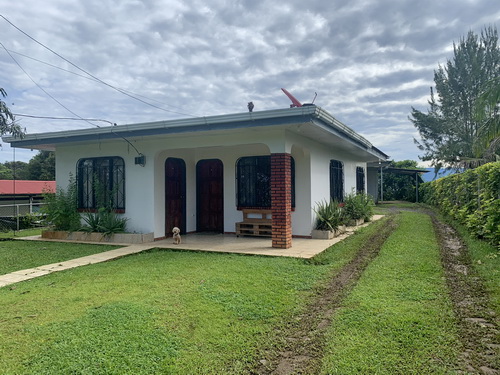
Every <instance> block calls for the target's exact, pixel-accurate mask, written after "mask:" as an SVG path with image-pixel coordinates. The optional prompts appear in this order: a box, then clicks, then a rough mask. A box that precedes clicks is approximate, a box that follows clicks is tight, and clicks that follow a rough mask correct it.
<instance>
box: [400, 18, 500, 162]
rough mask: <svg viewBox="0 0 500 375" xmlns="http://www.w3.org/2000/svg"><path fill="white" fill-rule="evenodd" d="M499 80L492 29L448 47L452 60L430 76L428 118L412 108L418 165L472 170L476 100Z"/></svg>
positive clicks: (498, 57)
mask: <svg viewBox="0 0 500 375" xmlns="http://www.w3.org/2000/svg"><path fill="white" fill-rule="evenodd" d="M498 77H500V48H499V45H498V33H497V30H496V28H494V27H488V28H486V29H484V30H483V31H482V32H481V36H480V37H479V36H477V35H476V34H475V33H474V32H472V31H469V33H468V34H467V36H466V37H465V38H462V39H461V40H460V42H459V43H458V45H457V44H455V43H454V44H453V59H452V60H448V61H447V63H446V65H445V66H441V65H439V67H438V69H437V70H436V71H434V82H435V86H436V93H437V98H436V97H435V96H434V90H433V89H432V88H431V98H430V100H429V102H428V103H429V106H430V107H429V109H428V111H427V113H424V112H421V111H419V110H417V109H415V108H413V107H412V113H411V115H410V121H411V122H412V123H413V125H414V126H415V127H416V128H417V129H418V131H419V133H420V138H421V141H417V140H415V143H416V144H417V145H418V147H419V149H420V150H422V151H424V152H425V153H424V155H423V156H421V157H420V159H422V160H424V161H431V162H432V165H433V166H434V167H437V168H439V167H441V166H443V165H446V166H448V167H458V166H462V167H471V166H474V165H475V163H474V162H477V161H478V159H477V157H476V154H475V152H474V150H475V149H474V145H475V144H477V141H478V139H479V138H480V129H481V122H480V121H478V118H477V116H476V111H475V106H476V104H475V103H476V100H477V99H478V97H479V96H480V94H481V90H482V88H483V87H485V85H486V84H487V82H489V81H491V80H494V79H497V78H498ZM481 157H482V155H481Z"/></svg>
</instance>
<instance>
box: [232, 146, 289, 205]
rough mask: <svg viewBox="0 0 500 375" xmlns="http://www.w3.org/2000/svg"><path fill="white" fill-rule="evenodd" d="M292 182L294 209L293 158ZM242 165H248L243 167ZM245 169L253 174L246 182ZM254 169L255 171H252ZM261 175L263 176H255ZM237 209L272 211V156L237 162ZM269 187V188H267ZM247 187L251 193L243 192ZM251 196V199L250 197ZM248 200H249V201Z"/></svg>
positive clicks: (249, 157) (244, 158)
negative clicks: (258, 193)
mask: <svg viewBox="0 0 500 375" xmlns="http://www.w3.org/2000/svg"><path fill="white" fill-rule="evenodd" d="M290 158H291V163H290V164H291V166H290V168H291V180H292V191H291V195H292V197H291V198H292V209H294V208H295V160H294V158H293V157H292V156H291V157H290ZM242 163H248V164H247V165H246V166H242V165H241V164H242ZM243 167H246V168H247V172H246V173H250V174H252V175H251V176H250V177H248V180H247V181H245V178H247V177H245V176H244V175H243V172H244V171H243ZM252 169H253V171H252ZM258 173H260V174H261V176H260V177H259V176H258V175H253V174H258ZM235 175H236V207H237V209H238V210H242V209H244V208H248V209H250V208H254V209H271V208H272V203H271V155H253V156H242V157H240V158H239V159H238V160H237V161H236V173H235ZM265 185H268V186H265ZM245 187H247V189H248V190H249V191H247V192H243V190H242V189H244V188H245ZM264 188H265V189H266V191H265V192H264V193H262V192H260V196H259V195H255V196H251V195H252V194H255V193H256V192H257V190H259V189H264ZM249 195H250V197H249ZM247 198H248V199H247Z"/></svg>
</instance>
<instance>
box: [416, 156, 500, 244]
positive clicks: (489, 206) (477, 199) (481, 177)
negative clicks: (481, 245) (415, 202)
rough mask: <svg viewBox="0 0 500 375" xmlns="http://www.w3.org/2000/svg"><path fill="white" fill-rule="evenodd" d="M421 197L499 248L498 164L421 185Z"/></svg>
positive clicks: (499, 172) (499, 170) (499, 193)
mask: <svg viewBox="0 0 500 375" xmlns="http://www.w3.org/2000/svg"><path fill="white" fill-rule="evenodd" d="M420 196H421V198H422V200H423V202H425V203H427V204H430V205H432V206H436V207H437V208H438V209H439V210H440V211H441V212H443V213H444V214H446V215H449V216H451V217H452V218H454V219H456V220H457V221H459V222H460V223H462V224H463V225H465V226H466V227H467V228H468V229H469V230H470V232H471V233H473V234H474V235H476V236H477V237H479V238H484V239H486V240H487V241H488V242H490V243H492V244H493V245H495V246H498V247H499V248H500V162H496V163H489V164H485V165H483V166H482V167H479V168H476V169H471V170H468V171H466V172H463V173H459V174H455V175H451V176H447V177H443V178H440V179H439V180H436V181H432V182H427V183H425V184H422V185H421V187H420Z"/></svg>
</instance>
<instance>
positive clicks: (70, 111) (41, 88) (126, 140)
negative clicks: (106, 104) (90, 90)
mask: <svg viewBox="0 0 500 375" xmlns="http://www.w3.org/2000/svg"><path fill="white" fill-rule="evenodd" d="M2 17H3V16H2ZM0 46H2V48H3V49H4V50H5V52H7V54H8V55H9V56H10V57H11V59H12V60H14V62H15V63H16V64H17V66H18V67H19V68H20V69H21V70H22V71H23V72H24V74H26V76H28V78H29V79H30V80H31V82H33V83H34V84H35V85H36V86H37V87H38V88H39V89H40V90H42V91H43V92H44V93H45V94H46V95H47V96H48V97H50V98H51V99H52V100H54V101H55V102H56V103H57V104H59V105H60V106H61V107H63V108H64V109H65V110H67V111H68V112H69V113H71V114H72V115H74V116H76V117H78V119H79V120H81V121H85V122H87V123H89V124H90V125H92V126H96V127H98V128H100V126H99V125H97V124H94V123H92V122H90V120H88V119H85V118H83V117H82V116H80V115H78V114H77V113H75V112H73V111H72V110H71V109H69V108H68V107H66V106H65V105H64V104H62V103H61V102H60V101H59V100H57V99H56V98H55V97H54V96H52V95H51V94H50V93H49V92H48V91H47V90H45V89H44V88H43V87H42V86H40V85H39V84H38V83H37V82H36V81H35V80H34V79H33V78H32V77H31V76H30V75H29V74H28V72H27V71H26V70H25V69H24V68H23V67H22V66H21V64H19V62H18V61H17V60H16V59H15V58H14V56H12V54H11V53H10V52H9V51H8V50H7V48H5V46H4V45H3V43H2V42H0ZM98 121H106V122H109V123H111V124H113V123H112V122H110V121H107V120H98ZM113 125H114V124H113ZM111 133H113V134H114V135H116V136H118V137H120V138H122V139H123V140H124V141H125V142H127V143H128V144H129V145H130V146H132V148H133V149H134V150H135V152H137V154H139V156H142V153H140V152H139V150H137V148H136V147H135V146H134V145H133V144H132V143H131V142H130V141H129V140H128V139H127V138H125V137H124V136H123V135H121V134H117V133H115V132H114V131H113V130H111Z"/></svg>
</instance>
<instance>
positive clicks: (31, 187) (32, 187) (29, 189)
mask: <svg viewBox="0 0 500 375" xmlns="http://www.w3.org/2000/svg"><path fill="white" fill-rule="evenodd" d="M55 191H56V182H55V181H27V180H0V195H8V196H17V195H22V196H34V195H37V196H38V195H42V194H43V193H50V192H52V193H55Z"/></svg>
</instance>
